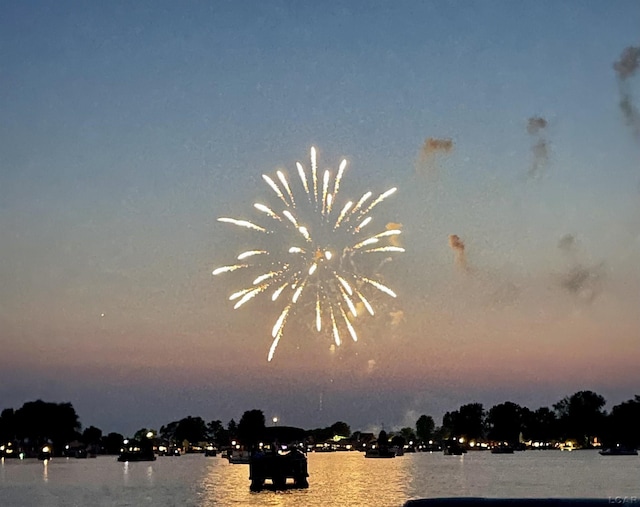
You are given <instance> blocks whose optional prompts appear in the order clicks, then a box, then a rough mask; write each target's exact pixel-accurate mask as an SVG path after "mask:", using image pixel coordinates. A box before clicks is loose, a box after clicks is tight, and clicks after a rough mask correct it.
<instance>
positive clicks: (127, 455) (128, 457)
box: [118, 451, 156, 462]
mask: <svg viewBox="0 0 640 507" xmlns="http://www.w3.org/2000/svg"><path fill="white" fill-rule="evenodd" d="M155 460H156V455H155V454H154V452H153V451H151V452H144V451H123V452H122V453H120V456H118V461H120V462H126V461H155Z"/></svg>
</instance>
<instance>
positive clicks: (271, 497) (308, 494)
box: [201, 452, 408, 507]
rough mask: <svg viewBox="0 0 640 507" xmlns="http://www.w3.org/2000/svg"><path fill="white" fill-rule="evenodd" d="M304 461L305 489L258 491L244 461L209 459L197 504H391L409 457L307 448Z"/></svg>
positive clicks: (401, 495) (401, 492) (397, 500)
mask: <svg viewBox="0 0 640 507" xmlns="http://www.w3.org/2000/svg"><path fill="white" fill-rule="evenodd" d="M308 460H309V462H308V470H309V488H308V489H288V490H285V491H270V490H264V491H261V492H250V491H249V466H248V465H230V464H228V463H226V460H216V461H214V460H212V461H211V462H210V464H209V465H208V466H207V473H206V474H205V475H204V477H203V480H202V481H203V482H202V490H203V491H202V504H201V505H202V506H203V507H205V506H207V507H208V506H214V505H243V506H244V505H256V506H261V507H293V506H300V505H320V504H321V505H327V506H341V507H342V506H344V507H354V506H363V505H375V506H376V507H387V506H388V507H391V506H400V505H402V504H403V503H404V500H405V499H407V495H406V491H405V485H406V480H407V472H408V470H407V463H408V461H406V460H403V459H401V458H394V459H366V458H365V457H364V455H363V454H362V453H360V452H345V453H310V454H309V455H308ZM381 477H384V481H383V482H382V481H380V478H381ZM319 499H321V500H320V502H319Z"/></svg>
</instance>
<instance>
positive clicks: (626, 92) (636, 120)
mask: <svg viewBox="0 0 640 507" xmlns="http://www.w3.org/2000/svg"><path fill="white" fill-rule="evenodd" d="M638 67H640V47H634V46H629V47H627V48H625V49H624V50H623V51H622V54H621V55H620V60H618V61H617V62H615V63H614V64H613V69H614V70H615V71H616V74H617V75H618V87H619V89H620V110H621V111H622V114H623V115H624V118H625V120H626V122H627V124H628V125H629V126H630V127H631V128H632V129H633V133H634V135H635V136H636V137H637V138H639V139H640V111H638V108H637V106H636V105H635V104H634V101H633V97H632V95H631V89H630V86H629V79H630V78H631V77H633V76H634V75H635V74H636V72H637V70H638Z"/></svg>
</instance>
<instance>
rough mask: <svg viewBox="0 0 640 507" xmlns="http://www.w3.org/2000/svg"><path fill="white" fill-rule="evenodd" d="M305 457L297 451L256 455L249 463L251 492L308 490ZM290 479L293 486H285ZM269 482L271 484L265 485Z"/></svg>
mask: <svg viewBox="0 0 640 507" xmlns="http://www.w3.org/2000/svg"><path fill="white" fill-rule="evenodd" d="M307 477H309V474H308V473H307V457H306V456H305V455H304V454H303V453H302V452H300V451H299V450H297V449H294V450H292V451H289V452H288V453H287V454H256V455H254V456H252V457H251V461H250V462H249V479H251V491H261V490H263V489H265V488H268V489H287V488H308V487H309V482H308V481H307ZM287 479H292V480H293V484H287ZM268 480H270V481H271V484H266V481H268Z"/></svg>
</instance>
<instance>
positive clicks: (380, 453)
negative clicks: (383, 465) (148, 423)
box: [364, 447, 396, 458]
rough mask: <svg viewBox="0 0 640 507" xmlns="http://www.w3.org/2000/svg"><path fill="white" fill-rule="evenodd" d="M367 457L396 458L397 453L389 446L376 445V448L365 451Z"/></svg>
mask: <svg viewBox="0 0 640 507" xmlns="http://www.w3.org/2000/svg"><path fill="white" fill-rule="evenodd" d="M364 457H365V458H395V457H396V453H395V452H394V451H393V450H391V449H387V448H384V447H383V448H380V447H376V448H375V449H367V451H366V452H365V453H364Z"/></svg>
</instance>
